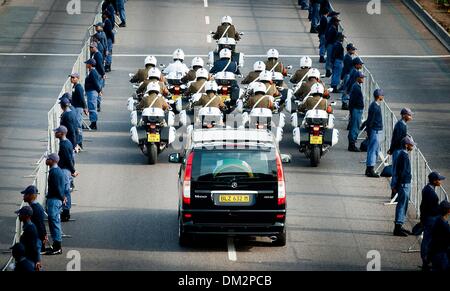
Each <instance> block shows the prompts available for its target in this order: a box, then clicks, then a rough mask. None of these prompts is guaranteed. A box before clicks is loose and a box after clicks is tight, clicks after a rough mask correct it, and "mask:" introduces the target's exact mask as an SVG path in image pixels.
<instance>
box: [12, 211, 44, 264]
mask: <svg viewBox="0 0 450 291" xmlns="http://www.w3.org/2000/svg"><path fill="white" fill-rule="evenodd" d="M15 213H16V214H17V215H18V216H19V220H20V221H21V222H22V223H23V228H22V234H21V235H20V243H21V244H23V246H24V247H25V257H26V258H27V259H29V260H30V261H32V262H33V264H34V266H35V268H36V270H39V269H40V268H41V250H40V240H39V235H38V232H37V229H36V226H35V225H34V224H33V223H32V222H31V217H32V216H33V209H32V208H31V207H30V206H23V207H22V208H20V209H19V210H17V211H16V212H15Z"/></svg>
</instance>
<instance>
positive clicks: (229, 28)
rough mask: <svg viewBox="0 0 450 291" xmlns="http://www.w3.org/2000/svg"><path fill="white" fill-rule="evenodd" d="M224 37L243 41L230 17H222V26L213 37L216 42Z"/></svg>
mask: <svg viewBox="0 0 450 291" xmlns="http://www.w3.org/2000/svg"><path fill="white" fill-rule="evenodd" d="M222 37H230V38H234V39H235V40H236V41H238V40H240V39H241V36H240V35H239V33H238V32H237V31H236V28H235V27H234V25H233V19H231V17H230V16H224V17H222V24H221V25H219V26H218V27H217V30H216V32H215V33H214V35H213V38H214V39H215V40H219V39H221V38H222Z"/></svg>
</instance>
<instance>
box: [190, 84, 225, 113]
mask: <svg viewBox="0 0 450 291" xmlns="http://www.w3.org/2000/svg"><path fill="white" fill-rule="evenodd" d="M217 90H218V86H217V83H216V82H215V81H207V82H206V83H205V92H206V94H202V96H201V97H200V99H199V100H198V101H196V102H194V106H201V107H216V108H219V109H220V110H222V111H223V110H225V109H226V106H225V104H224V103H223V101H222V98H220V96H219V95H217Z"/></svg>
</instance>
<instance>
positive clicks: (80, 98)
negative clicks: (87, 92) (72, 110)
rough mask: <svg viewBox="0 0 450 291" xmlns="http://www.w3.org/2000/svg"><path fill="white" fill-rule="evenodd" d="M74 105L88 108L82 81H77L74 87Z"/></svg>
mask: <svg viewBox="0 0 450 291" xmlns="http://www.w3.org/2000/svg"><path fill="white" fill-rule="evenodd" d="M71 104H72V106H73V107H78V108H83V109H86V108H87V105H86V99H84V89H83V86H82V85H81V84H80V83H77V84H75V85H74V86H73V88H72V102H71Z"/></svg>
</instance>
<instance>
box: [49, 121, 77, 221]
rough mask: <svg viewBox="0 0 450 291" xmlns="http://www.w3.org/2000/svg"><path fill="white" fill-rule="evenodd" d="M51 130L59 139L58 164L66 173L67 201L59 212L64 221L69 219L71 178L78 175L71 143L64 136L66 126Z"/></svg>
mask: <svg viewBox="0 0 450 291" xmlns="http://www.w3.org/2000/svg"><path fill="white" fill-rule="evenodd" d="M53 131H54V132H55V137H56V138H57V139H59V152H58V156H59V162H58V166H59V167H60V168H61V170H62V171H63V172H64V174H65V175H66V186H65V196H66V200H67V201H66V203H65V204H64V205H63V210H62V213H61V221H62V222H66V221H69V219H70V208H71V207H72V195H71V188H72V187H71V186H72V185H73V178H75V177H76V176H78V172H77V171H76V170H75V159H74V156H73V150H72V143H71V142H70V141H69V140H68V139H67V138H66V134H67V128H66V127H65V126H60V127H58V128H56V129H54V130H53Z"/></svg>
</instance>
